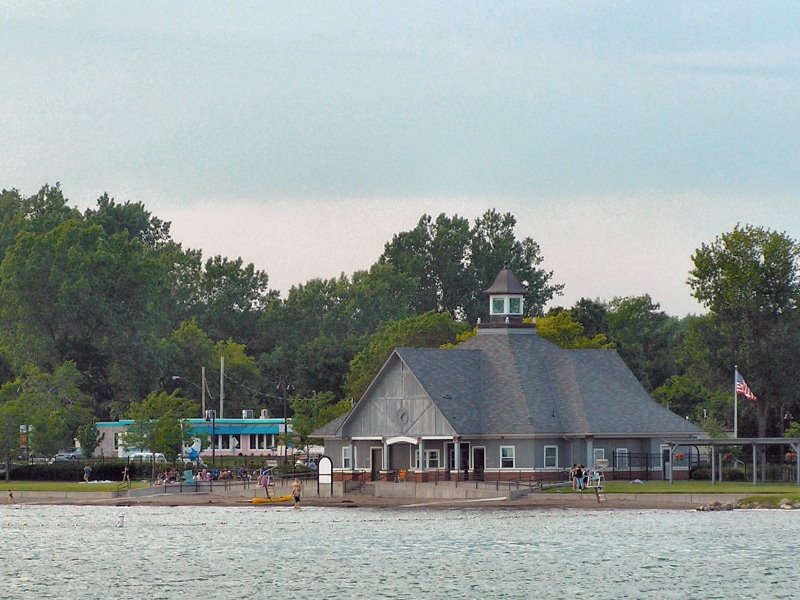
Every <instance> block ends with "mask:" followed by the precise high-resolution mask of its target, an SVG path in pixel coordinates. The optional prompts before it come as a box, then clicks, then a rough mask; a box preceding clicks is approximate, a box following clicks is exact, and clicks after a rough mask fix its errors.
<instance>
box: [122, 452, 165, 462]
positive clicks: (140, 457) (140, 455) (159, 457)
mask: <svg viewBox="0 0 800 600" xmlns="http://www.w3.org/2000/svg"><path fill="white" fill-rule="evenodd" d="M128 460H130V461H140V462H151V461H152V460H155V461H156V462H158V463H165V462H167V457H166V456H164V455H163V454H161V452H156V454H155V459H153V453H152V452H134V453H133V454H129V455H128Z"/></svg>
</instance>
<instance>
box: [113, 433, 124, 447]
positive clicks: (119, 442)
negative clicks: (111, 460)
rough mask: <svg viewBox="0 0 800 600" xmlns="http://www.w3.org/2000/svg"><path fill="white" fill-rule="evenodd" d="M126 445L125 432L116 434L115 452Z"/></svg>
mask: <svg viewBox="0 0 800 600" xmlns="http://www.w3.org/2000/svg"><path fill="white" fill-rule="evenodd" d="M124 445H125V432H124V431H117V432H116V433H115V434H114V450H119V449H120V448H121V447H122V446H124Z"/></svg>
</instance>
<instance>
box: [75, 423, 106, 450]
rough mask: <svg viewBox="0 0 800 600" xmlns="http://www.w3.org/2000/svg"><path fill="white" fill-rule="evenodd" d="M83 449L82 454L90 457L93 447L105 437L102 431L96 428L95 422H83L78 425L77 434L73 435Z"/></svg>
mask: <svg viewBox="0 0 800 600" xmlns="http://www.w3.org/2000/svg"><path fill="white" fill-rule="evenodd" d="M75 437H76V439H77V440H78V443H79V444H80V446H81V450H82V451H83V456H84V457H86V458H92V456H94V451H95V449H96V448H97V447H98V446H99V445H100V444H101V443H102V442H103V439H104V438H105V434H104V433H100V432H99V431H98V430H97V422H96V421H92V422H91V423H84V424H83V425H80V426H79V427H78V432H77V435H76V436H75Z"/></svg>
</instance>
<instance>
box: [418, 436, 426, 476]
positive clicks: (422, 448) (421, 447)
mask: <svg viewBox="0 0 800 600" xmlns="http://www.w3.org/2000/svg"><path fill="white" fill-rule="evenodd" d="M417 448H419V470H420V471H424V470H425V440H423V439H422V438H419V440H418V441H417Z"/></svg>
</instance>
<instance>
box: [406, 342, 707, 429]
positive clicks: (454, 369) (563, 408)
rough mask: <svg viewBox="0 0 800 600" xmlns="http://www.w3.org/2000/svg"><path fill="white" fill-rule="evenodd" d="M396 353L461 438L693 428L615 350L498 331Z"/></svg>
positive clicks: (694, 427) (692, 425)
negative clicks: (449, 346)
mask: <svg viewBox="0 0 800 600" xmlns="http://www.w3.org/2000/svg"><path fill="white" fill-rule="evenodd" d="M476 351H479V352H476ZM400 355H401V357H402V358H403V359H404V360H406V362H407V363H408V365H409V367H410V368H411V369H412V371H413V373H414V375H415V376H416V377H417V379H418V380H419V382H420V383H421V384H422V386H423V387H424V388H425V389H426V390H427V391H428V393H429V395H430V397H431V399H432V400H433V401H434V402H435V403H436V404H437V406H439V408H440V409H441V410H442V412H443V413H444V414H445V416H446V417H447V418H448V420H450V419H451V418H452V419H455V420H451V424H452V425H453V426H454V428H455V429H456V430H457V431H458V432H459V433H461V434H463V435H469V434H477V435H480V434H485V435H493V434H593V435H625V434H630V435H651V434H689V433H699V432H700V430H699V429H698V428H697V427H696V426H695V425H694V424H692V423H691V422H689V421H687V420H686V419H683V418H681V417H679V416H678V415H676V414H674V413H672V412H670V411H668V410H667V409H665V408H663V407H661V406H660V405H659V404H657V403H656V402H655V401H654V400H653V399H652V398H651V397H650V396H649V395H648V394H647V392H646V391H645V389H644V388H643V387H642V386H641V384H640V383H639V382H638V380H637V379H636V377H635V376H634V375H633V373H631V371H630V369H628V367H627V366H626V365H625V363H624V362H623V361H622V359H621V358H620V357H619V355H618V354H617V353H616V351H614V350H564V349H562V348H559V347H558V346H556V345H554V344H551V343H550V342H548V341H547V340H545V339H543V338H541V337H539V336H538V335H536V334H535V332H533V331H530V330H528V331H525V332H520V331H519V330H516V331H515V330H501V331H499V332H490V333H483V332H481V333H479V335H477V336H475V337H474V338H472V339H471V340H469V341H468V342H466V343H464V344H462V345H461V346H459V348H457V349H454V350H424V351H420V350H410V349H403V350H402V351H400ZM448 390H457V393H452V392H449V394H450V396H451V398H450V399H448V398H446V395H447V393H448ZM462 414H463V417H461V415H462ZM459 418H461V419H462V421H458V419H459Z"/></svg>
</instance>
